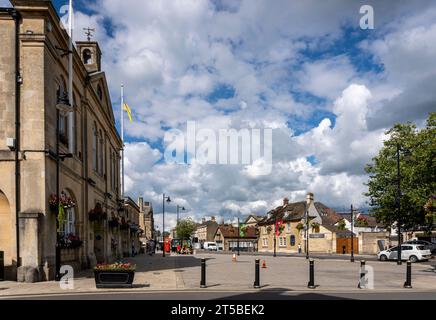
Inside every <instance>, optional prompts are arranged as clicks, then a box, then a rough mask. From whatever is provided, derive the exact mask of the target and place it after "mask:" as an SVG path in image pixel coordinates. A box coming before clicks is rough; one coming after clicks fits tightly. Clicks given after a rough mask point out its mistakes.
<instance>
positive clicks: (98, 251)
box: [94, 221, 106, 264]
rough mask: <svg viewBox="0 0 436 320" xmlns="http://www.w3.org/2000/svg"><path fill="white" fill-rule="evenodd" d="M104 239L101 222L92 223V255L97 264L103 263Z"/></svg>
mask: <svg viewBox="0 0 436 320" xmlns="http://www.w3.org/2000/svg"><path fill="white" fill-rule="evenodd" d="M104 248H105V237H104V228H103V221H95V222H94V254H95V259H96V260H97V264H99V263H104V262H105V260H106V259H105V250H104Z"/></svg>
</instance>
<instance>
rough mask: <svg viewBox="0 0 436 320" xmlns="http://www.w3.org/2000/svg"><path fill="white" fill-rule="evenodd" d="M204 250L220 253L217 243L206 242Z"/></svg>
mask: <svg viewBox="0 0 436 320" xmlns="http://www.w3.org/2000/svg"><path fill="white" fill-rule="evenodd" d="M203 249H204V250H209V251H218V246H217V245H216V242H205V243H204V244H203Z"/></svg>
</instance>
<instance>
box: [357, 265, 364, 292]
mask: <svg viewBox="0 0 436 320" xmlns="http://www.w3.org/2000/svg"><path fill="white" fill-rule="evenodd" d="M365 264H366V262H365V260H362V261H360V279H359V285H358V286H357V288H359V289H366V270H365Z"/></svg>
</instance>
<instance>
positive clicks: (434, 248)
mask: <svg viewBox="0 0 436 320" xmlns="http://www.w3.org/2000/svg"><path fill="white" fill-rule="evenodd" d="M405 243H408V244H420V245H423V246H424V249H425V250H430V251H431V253H432V254H436V243H432V242H428V241H424V240H416V239H415V240H409V241H406V242H405Z"/></svg>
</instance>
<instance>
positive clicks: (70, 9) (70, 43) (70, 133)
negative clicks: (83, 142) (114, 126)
mask: <svg viewBox="0 0 436 320" xmlns="http://www.w3.org/2000/svg"><path fill="white" fill-rule="evenodd" d="M68 35H69V36H70V38H69V41H68V50H69V52H68V100H69V102H70V104H71V106H74V101H73V100H74V96H73V90H74V89H73V0H70V2H69V7H68ZM74 127H75V114H74V112H70V113H69V115H68V137H69V139H68V145H69V148H68V149H69V151H70V153H74V151H75V149H76V148H75V143H76V141H75V136H74V131H75V130H74Z"/></svg>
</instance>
